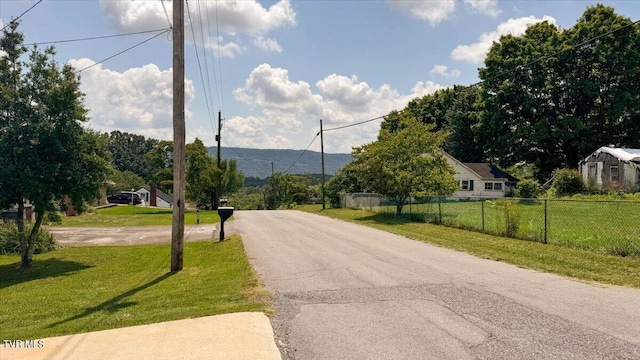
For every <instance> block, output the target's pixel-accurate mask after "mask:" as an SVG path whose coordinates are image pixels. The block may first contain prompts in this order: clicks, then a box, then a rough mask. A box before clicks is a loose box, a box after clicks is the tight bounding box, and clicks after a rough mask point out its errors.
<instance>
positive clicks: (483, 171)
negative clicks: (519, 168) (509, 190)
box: [463, 163, 518, 181]
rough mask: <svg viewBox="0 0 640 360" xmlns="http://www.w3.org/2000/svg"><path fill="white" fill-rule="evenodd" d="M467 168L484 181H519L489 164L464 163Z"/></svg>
mask: <svg viewBox="0 0 640 360" xmlns="http://www.w3.org/2000/svg"><path fill="white" fill-rule="evenodd" d="M463 164H464V165H465V166H466V167H468V168H469V169H471V170H472V171H474V172H475V173H476V174H478V175H480V177H482V178H483V179H507V181H518V179H516V178H515V177H513V176H511V175H509V174H507V173H506V172H504V171H502V170H500V169H499V168H498V167H497V166H495V165H492V164H487V163H463Z"/></svg>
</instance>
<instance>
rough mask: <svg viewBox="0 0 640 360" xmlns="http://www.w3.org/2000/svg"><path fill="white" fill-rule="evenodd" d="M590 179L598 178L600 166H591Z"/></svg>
mask: <svg viewBox="0 0 640 360" xmlns="http://www.w3.org/2000/svg"><path fill="white" fill-rule="evenodd" d="M588 178H589V179H597V178H598V164H589V174H588Z"/></svg>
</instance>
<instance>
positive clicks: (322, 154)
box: [320, 119, 325, 210]
mask: <svg viewBox="0 0 640 360" xmlns="http://www.w3.org/2000/svg"><path fill="white" fill-rule="evenodd" d="M320 157H321V159H322V210H324V209H325V201H324V137H323V135H322V119H320Z"/></svg>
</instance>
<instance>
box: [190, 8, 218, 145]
mask: <svg viewBox="0 0 640 360" xmlns="http://www.w3.org/2000/svg"><path fill="white" fill-rule="evenodd" d="M197 4H198V18H199V21H200V40H201V42H202V56H203V57H204V71H205V73H206V76H207V88H208V89H209V96H207V99H206V100H207V101H210V102H211V104H212V106H211V107H212V108H213V95H212V94H211V76H210V75H209V63H208V62H207V51H206V50H207V46H206V45H205V43H204V27H203V21H202V10H201V9H200V1H197ZM192 28H193V27H192ZM193 42H194V45H195V46H197V45H196V44H195V43H196V40H195V38H194V39H193ZM203 81H204V80H203ZM205 96H206V93H205ZM209 118H210V122H211V128H212V129H213V128H214V125H213V117H212V116H209ZM214 132H215V131H214ZM218 136H220V134H218Z"/></svg>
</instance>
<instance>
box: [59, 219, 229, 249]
mask: <svg viewBox="0 0 640 360" xmlns="http://www.w3.org/2000/svg"><path fill="white" fill-rule="evenodd" d="M232 223H233V222H228V223H225V237H226V236H227V235H229V234H231V232H232V231H233V230H232V226H229V224H232ZM217 227H218V225H217V224H199V225H185V227H184V239H185V242H188V241H198V240H213V239H217V238H218V231H217ZM227 228H229V230H227ZM49 230H50V231H51V233H53V236H54V238H55V239H56V240H57V241H58V242H59V243H60V244H62V245H63V246H99V245H142V244H169V243H171V225H163V226H121V227H91V228H81V227H52V228H50V229H49Z"/></svg>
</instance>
